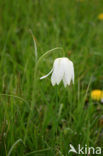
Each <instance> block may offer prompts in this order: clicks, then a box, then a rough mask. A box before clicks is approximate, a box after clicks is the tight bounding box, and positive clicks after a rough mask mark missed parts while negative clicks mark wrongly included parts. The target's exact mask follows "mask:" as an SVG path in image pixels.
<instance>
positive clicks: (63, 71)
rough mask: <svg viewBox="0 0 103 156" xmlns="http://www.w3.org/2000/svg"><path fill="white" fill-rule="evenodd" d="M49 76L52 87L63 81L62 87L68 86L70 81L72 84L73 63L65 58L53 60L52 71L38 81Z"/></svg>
mask: <svg viewBox="0 0 103 156" xmlns="http://www.w3.org/2000/svg"><path fill="white" fill-rule="evenodd" d="M51 73H52V76H51V83H52V85H53V86H54V85H56V84H57V85H59V83H60V82H61V81H62V80H63V83H64V86H65V87H66V86H67V85H70V82H71V81H72V82H73V83H74V66H73V62H72V61H70V60H69V59H68V58H66V57H62V58H57V59H55V60H54V64H53V68H52V70H51V71H50V72H49V73H48V74H47V75H45V76H43V77H41V78H40V79H44V78H46V77H47V76H49V75H50V74H51Z"/></svg>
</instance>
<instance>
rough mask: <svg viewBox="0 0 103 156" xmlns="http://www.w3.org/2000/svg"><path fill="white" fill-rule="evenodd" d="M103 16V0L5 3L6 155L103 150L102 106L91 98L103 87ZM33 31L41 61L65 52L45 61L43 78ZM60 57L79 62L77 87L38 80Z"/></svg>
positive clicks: (0, 122) (0, 57)
mask: <svg viewBox="0 0 103 156" xmlns="http://www.w3.org/2000/svg"><path fill="white" fill-rule="evenodd" d="M102 13H103V1H102V0H63V1H62V0H59V1H55V0H50V1H48V0H14V1H10V0H3V1H0V155H3V156H4V155H8V156H9V155H13V156H23V155H36V156H38V155H45V156H46V155H47V156H55V155H56V156H59V155H62V156H63V155H64V156H67V155H68V150H69V144H70V143H71V144H72V145H74V146H75V147H77V145H78V144H81V145H83V146H84V145H85V144H87V145H88V146H93V147H95V146H100V147H102V146H103V123H102V121H103V116H102V114H103V104H101V103H99V102H96V104H95V103H94V102H93V101H92V100H91V99H90V92H91V90H93V89H103V18H99V15H100V14H102ZM30 30H32V32H33V35H34V37H35V41H36V44H37V49H38V57H40V56H41V55H42V54H44V53H45V52H46V51H48V50H50V49H52V48H55V47H62V48H63V51H60V53H59V52H58V53H53V54H50V55H48V56H47V57H46V58H44V60H42V61H43V62H42V61H41V63H40V64H39V66H38V70H37V73H36V78H35V77H34V74H35V73H34V72H35V71H34V68H35V65H36V62H35V55H34V45H33V39H32V35H31V33H30ZM58 51H59V50H58ZM58 56H61V57H63V56H66V57H68V58H70V59H71V60H72V61H73V63H74V67H75V84H74V86H73V85H72V86H70V87H67V88H66V89H65V88H64V87H63V84H62V83H61V84H60V86H55V87H52V86H51V82H50V77H48V78H47V79H45V80H42V81H40V80H39V77H41V76H43V75H45V74H46V73H48V71H50V69H51V68H52V64H53V60H54V58H56V57H58ZM31 105H32V110H31V109H30V108H31ZM29 116H30V122H29V127H28V126H27V125H28V118H29ZM26 134H27V136H26ZM19 139H22V141H23V142H22V141H20V140H19ZM17 140H18V143H17V144H16V145H15V146H13V145H14V143H16V141H17ZM10 149H11V151H10ZM31 152H32V153H31ZM69 155H72V153H71V154H69Z"/></svg>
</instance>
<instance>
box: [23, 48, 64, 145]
mask: <svg viewBox="0 0 103 156" xmlns="http://www.w3.org/2000/svg"><path fill="white" fill-rule="evenodd" d="M58 49H60V50H63V49H62V48H61V47H57V48H54V49H51V50H49V51H47V52H46V53H44V54H43V55H42V56H41V57H40V58H39V59H38V61H37V63H36V65H35V69H34V83H33V96H32V102H31V106H30V113H29V116H28V119H27V127H26V131H25V136H24V143H25V142H26V139H27V134H28V128H29V124H30V120H31V117H32V113H33V108H34V105H35V95H36V94H35V92H36V84H37V83H36V76H37V75H36V74H37V69H38V65H39V63H40V61H41V60H42V59H43V58H44V57H45V56H46V55H48V54H50V53H51V52H53V51H55V50H58Z"/></svg>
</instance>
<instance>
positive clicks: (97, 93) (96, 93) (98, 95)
mask: <svg viewBox="0 0 103 156" xmlns="http://www.w3.org/2000/svg"><path fill="white" fill-rule="evenodd" d="M91 98H92V99H93V100H97V101H99V100H101V99H102V98H103V91H101V90H93V91H92V92H91Z"/></svg>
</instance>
